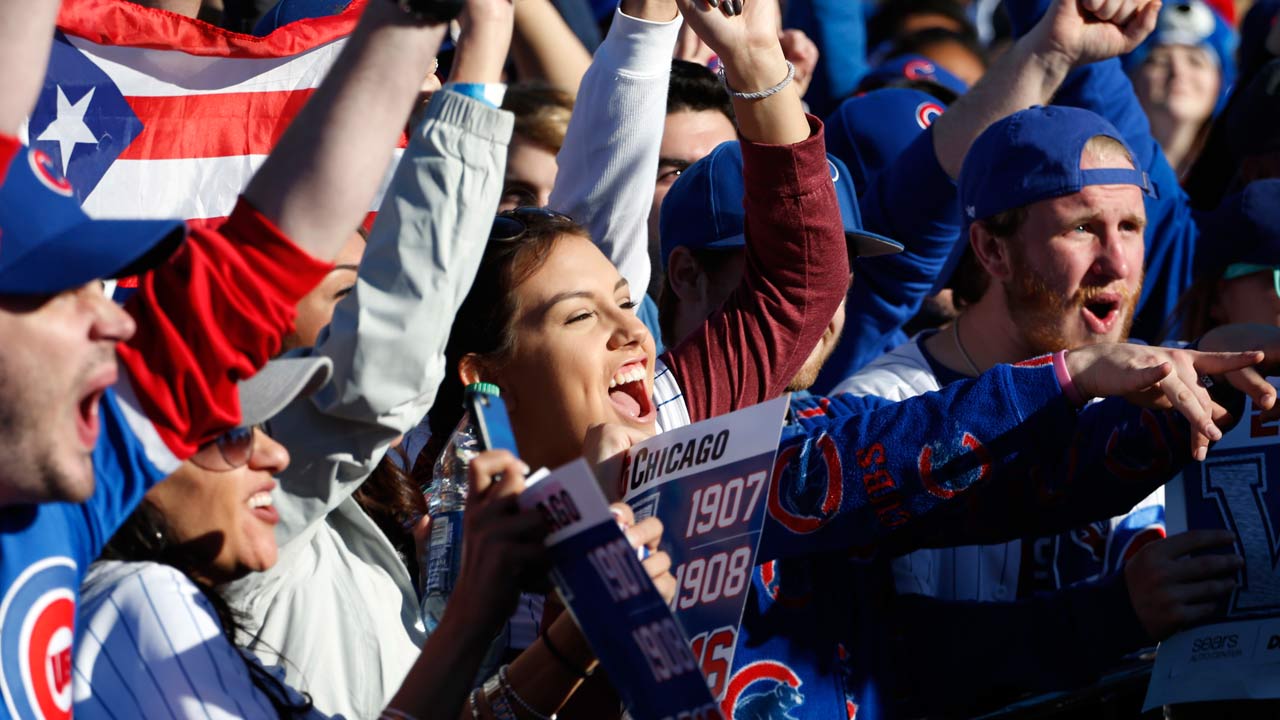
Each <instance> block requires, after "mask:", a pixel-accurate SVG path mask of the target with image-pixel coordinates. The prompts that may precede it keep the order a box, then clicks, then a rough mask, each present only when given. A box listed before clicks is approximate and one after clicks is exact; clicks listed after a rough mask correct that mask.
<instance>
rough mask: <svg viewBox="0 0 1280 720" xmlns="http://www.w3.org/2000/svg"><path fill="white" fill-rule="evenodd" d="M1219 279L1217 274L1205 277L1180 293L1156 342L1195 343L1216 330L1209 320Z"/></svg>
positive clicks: (1211, 315)
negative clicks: (1176, 341)
mask: <svg viewBox="0 0 1280 720" xmlns="http://www.w3.org/2000/svg"><path fill="white" fill-rule="evenodd" d="M1221 276H1222V275H1221V273H1205V274H1203V275H1201V276H1200V277H1199V278H1198V279H1197V280H1196V281H1195V282H1193V283H1192V284H1191V287H1189V288H1187V290H1186V292H1184V293H1182V297H1180V298H1178V304H1177V305H1175V306H1174V307H1173V312H1172V313H1170V314H1169V317H1168V319H1166V320H1165V324H1164V327H1163V328H1161V329H1160V338H1159V340H1160V342H1165V341H1168V340H1178V339H1182V340H1195V339H1196V338H1199V337H1201V336H1203V335H1204V334H1205V333H1207V332H1209V331H1210V330H1212V329H1213V328H1215V327H1217V325H1218V323H1217V322H1216V321H1215V320H1214V319H1213V301H1214V299H1215V298H1216V297H1217V296H1218V278H1220V277H1221ZM1175 335H1176V336H1177V337H1174V336H1175Z"/></svg>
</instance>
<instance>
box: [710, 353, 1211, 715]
mask: <svg viewBox="0 0 1280 720" xmlns="http://www.w3.org/2000/svg"><path fill="white" fill-rule="evenodd" d="M890 438H891V440H890ZM1187 438H1188V435H1187V426H1186V422H1185V420H1184V419H1183V418H1182V417H1181V416H1179V415H1177V414H1175V413H1166V412H1153V411H1148V410H1144V409H1141V408H1136V407H1133V406H1130V405H1128V404H1126V403H1124V402H1123V401H1119V400H1112V401H1104V402H1100V403H1094V404H1093V405H1091V406H1089V407H1088V408H1086V409H1085V410H1083V411H1080V412H1079V413H1077V412H1076V411H1075V410H1074V409H1072V408H1071V407H1070V406H1069V404H1068V403H1067V402H1066V401H1065V400H1064V399H1062V397H1061V394H1060V390H1059V388H1058V385H1057V381H1056V379H1055V377H1054V374H1053V370H1052V367H1051V366H1050V365H1049V364H1048V363H1047V362H1045V361H1044V359H1040V360H1035V361H1028V363H1025V364H1023V365H1022V366H1000V367H997V368H995V369H993V370H992V371H989V372H988V373H986V374H984V375H983V376H982V377H980V378H977V379H976V380H973V381H967V382H961V383H957V384H953V385H951V386H948V387H947V388H944V389H943V390H942V391H941V392H937V393H927V394H925V395H921V396H919V397H917V398H912V399H910V400H908V401H905V402H901V403H890V402H888V401H886V400H883V399H880V398H875V397H857V396H853V395H837V396H832V397H818V396H808V397H805V396H797V397H795V398H794V399H793V401H792V422H791V423H790V424H789V425H788V427H787V429H786V430H785V431H784V439H783V441H782V444H781V446H780V447H779V451H778V459H777V461H776V467H775V472H774V478H773V481H772V486H771V488H770V492H771V494H770V499H769V509H768V516H767V519H766V525H765V530H764V534H763V536H762V538H761V544H760V553H759V557H758V560H757V563H758V565H757V567H756V568H755V571H754V574H753V582H752V585H751V589H750V591H749V592H750V596H749V598H748V600H747V608H746V612H745V614H744V617H743V621H742V626H741V628H740V630H739V633H738V637H737V642H736V648H735V651H734V658H733V666H732V670H731V672H730V673H729V676H728V680H727V682H726V683H725V695H724V699H723V701H722V707H723V709H724V711H725V714H726V716H727V717H730V718H733V719H734V720H762V719H771V720H802V719H803V718H822V719H824V720H826V719H829V718H833V717H849V718H854V717H856V718H859V719H860V720H865V719H867V718H879V717H887V716H890V715H891V713H890V708H891V702H892V698H890V697H886V694H887V693H889V692H891V690H892V688H893V687H894V683H893V679H892V677H891V672H892V667H893V662H892V657H893V654H894V653H895V652H898V651H899V650H897V649H895V647H894V638H893V637H891V636H890V633H889V631H888V628H887V625H888V623H887V621H886V618H887V617H888V616H889V615H888V609H889V606H890V600H889V598H890V595H889V593H890V591H891V589H892V580H891V577H890V576H889V574H888V567H887V564H886V563H885V561H884V558H886V557H890V556H892V555H896V554H898V553H901V552H903V551H905V550H909V549H912V548H915V547H922V546H928V545H932V544H953V543H956V542H974V543H980V542H994V541H1001V540H1008V539H1012V538H1017V537H1021V536H1025V535H1028V534H1031V533H1032V531H1036V532H1045V531H1048V532H1057V531H1062V530H1066V529H1069V528H1071V527H1076V526H1079V525H1082V524H1084V523H1086V522H1090V521H1093V520H1097V519H1101V518H1107V517H1111V516H1113V515H1116V514H1120V513H1122V512H1124V511H1125V510H1127V509H1128V508H1130V507H1132V506H1133V505H1134V504H1135V503H1136V502H1137V501H1139V500H1141V499H1142V498H1144V497H1146V496H1147V495H1148V494H1150V492H1151V491H1152V489H1154V488H1155V487H1158V486H1159V485H1160V484H1161V483H1163V481H1164V480H1166V479H1167V478H1168V477H1169V476H1170V474H1171V472H1172V471H1173V469H1174V468H1177V467H1180V466H1181V465H1182V464H1184V463H1186V462H1188V461H1189V460H1190V453H1189V442H1188V440H1187ZM971 491H972V492H971Z"/></svg>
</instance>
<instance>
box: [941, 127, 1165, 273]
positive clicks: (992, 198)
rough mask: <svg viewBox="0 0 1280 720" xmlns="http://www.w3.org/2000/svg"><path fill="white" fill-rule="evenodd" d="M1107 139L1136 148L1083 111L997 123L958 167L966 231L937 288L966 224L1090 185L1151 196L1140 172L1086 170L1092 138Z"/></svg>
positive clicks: (952, 267) (966, 244)
mask: <svg viewBox="0 0 1280 720" xmlns="http://www.w3.org/2000/svg"><path fill="white" fill-rule="evenodd" d="M1099 135H1103V136H1106V137H1109V138H1112V139H1114V140H1115V141H1116V142H1119V143H1120V144H1121V145H1123V146H1124V148H1125V150H1126V151H1128V153H1129V156H1130V157H1135V155H1134V152H1133V150H1132V149H1131V148H1130V147H1129V145H1128V144H1127V143H1125V141H1124V138H1123V137H1122V136H1121V135H1120V131H1118V130H1116V128H1115V126H1114V125H1112V124H1111V123H1109V122H1107V121H1106V120H1105V119H1103V118H1102V117H1100V116H1098V115H1096V114H1094V113H1092V112H1090V111H1088V110H1082V109H1080V108H1073V107H1060V106H1056V105H1053V106H1048V107H1040V106H1037V107H1033V108H1029V109H1027V110H1021V111H1019V112H1016V113H1014V114H1012V115H1010V116H1009V117H1006V118H1004V119H1002V120H999V121H997V122H995V123H994V124H992V125H991V127H989V128H987V129H986V130H985V131H984V132H983V133H982V134H981V135H979V136H978V139H977V140H975V141H974V142H973V145H972V146H971V147H970V148H969V152H968V154H967V155H965V156H964V164H963V165H962V166H961V168H960V183H959V184H960V207H961V209H962V211H963V213H964V220H965V230H964V232H962V233H961V234H960V238H959V239H958V241H957V242H956V244H955V245H954V246H952V248H951V254H950V255H948V256H947V262H946V264H945V265H943V267H942V272H941V273H939V275H938V279H937V281H936V282H935V284H934V292H937V291H938V290H941V289H942V288H943V287H945V286H946V283H947V281H948V280H950V279H951V274H952V273H953V272H955V269H956V265H957V264H959V262H960V258H961V256H963V255H964V251H965V248H967V247H969V233H968V224H969V223H972V222H973V221H975V220H985V219H986V218H989V217H992V216H994V215H997V214H999V213H1002V212H1006V211H1008V210H1013V209H1014V208H1020V207H1025V206H1027V205H1030V204H1032V203H1035V202H1039V201H1041V200H1049V199H1051V198H1056V197H1062V196H1064V195H1071V194H1073V193H1078V192H1080V191H1081V190H1082V189H1084V188H1085V187H1087V186H1089V185H1136V186H1138V187H1139V188H1141V189H1142V191H1143V192H1144V193H1146V194H1148V195H1153V194H1154V193H1153V192H1152V189H1151V187H1152V186H1151V181H1150V179H1148V178H1147V174H1146V173H1145V172H1142V171H1141V170H1134V169H1129V168H1100V169H1096V170H1084V169H1081V167H1080V158H1081V155H1082V154H1083V153H1084V146H1085V144H1086V143H1088V142H1089V140H1090V139H1091V138H1093V137H1096V136H1099Z"/></svg>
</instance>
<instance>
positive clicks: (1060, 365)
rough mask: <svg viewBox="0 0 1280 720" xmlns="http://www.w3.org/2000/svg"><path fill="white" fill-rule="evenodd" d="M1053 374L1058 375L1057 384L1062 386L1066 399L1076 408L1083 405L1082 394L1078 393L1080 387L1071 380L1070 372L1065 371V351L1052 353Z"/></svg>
mask: <svg viewBox="0 0 1280 720" xmlns="http://www.w3.org/2000/svg"><path fill="white" fill-rule="evenodd" d="M1053 374H1054V375H1056V376H1057V377H1058V385H1060V386H1061V387H1062V394H1063V396H1065V397H1066V398H1067V400H1068V401H1069V402H1070V403H1071V404H1072V405H1075V406H1076V407H1078V408H1082V407H1084V406H1085V399H1084V396H1083V395H1081V394H1080V389H1079V388H1077V387H1076V384H1075V383H1074V382H1072V381H1071V373H1070V372H1068V371H1067V351H1066V350H1059V351H1058V352H1056V353H1054V354H1053Z"/></svg>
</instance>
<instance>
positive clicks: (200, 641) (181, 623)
mask: <svg viewBox="0 0 1280 720" xmlns="http://www.w3.org/2000/svg"><path fill="white" fill-rule="evenodd" d="M81 592H82V595H81V603H80V607H79V610H78V612H79V615H78V616H77V619H76V636H77V637H76V643H75V662H74V679H73V686H72V687H73V690H72V693H73V696H72V697H73V699H74V701H75V717H76V718H78V719H80V720H84V719H85V718H88V719H89V720H97V719H103V720H107V719H110V720H116V719H123V718H170V719H173V720H185V719H186V718H201V719H202V720H222V719H223V718H225V719H227V720H230V719H231V718H270V719H272V720H274V718H276V717H278V716H277V714H276V711H275V709H274V708H273V707H272V705H271V701H270V699H269V698H268V697H267V696H266V695H265V694H264V693H263V691H262V690H260V689H259V688H258V687H257V686H255V685H254V684H253V682H252V680H251V679H250V676H249V669H248V668H247V667H246V666H245V661H246V659H248V661H249V662H254V663H257V662H258V659H257V658H256V657H254V656H253V655H252V654H250V653H242V652H241V651H240V650H239V649H238V648H237V647H235V646H234V645H232V644H231V643H230V642H228V640H227V638H226V636H225V635H224V634H223V632H222V625H221V623H220V622H219V621H218V616H217V614H216V613H215V612H214V609H213V606H212V605H211V604H210V603H209V601H208V600H207V599H206V598H205V597H204V595H202V594H201V592H200V590H199V588H197V587H196V586H195V584H194V583H192V582H191V580H189V579H188V578H187V577H186V576H185V575H183V574H182V573H181V572H179V571H178V570H176V569H174V568H172V567H169V566H168V565H161V564H159V563H145V562H144V563H126V562H118V561H113V560H106V561H100V562H96V563H94V564H93V565H91V566H90V568H89V574H88V576H87V577H86V578H85V581H84V585H83V586H82V588H81ZM271 672H273V674H275V675H276V676H277V677H278V678H283V672H282V671H279V670H278V669H271ZM288 691H289V692H290V693H291V696H290V700H291V701H292V702H298V701H300V700H301V696H299V695H298V694H297V693H296V692H294V691H293V690H292V689H289V690H288ZM308 717H314V718H323V717H325V716H324V715H322V714H320V713H318V712H313V713H312V714H311V715H308Z"/></svg>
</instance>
